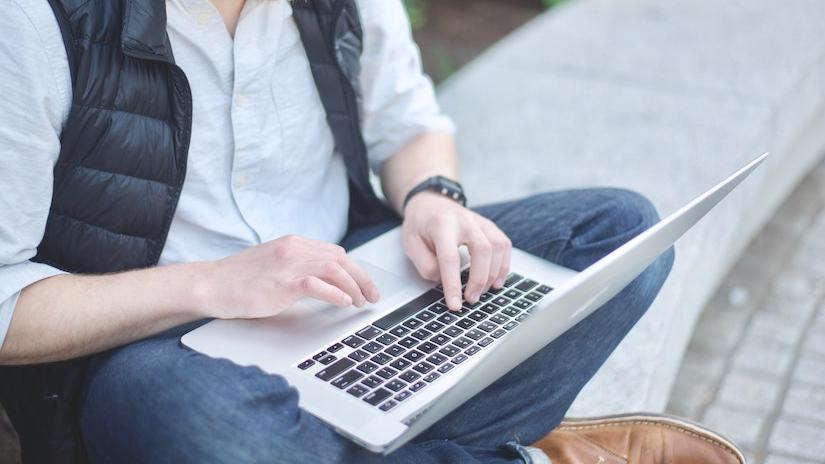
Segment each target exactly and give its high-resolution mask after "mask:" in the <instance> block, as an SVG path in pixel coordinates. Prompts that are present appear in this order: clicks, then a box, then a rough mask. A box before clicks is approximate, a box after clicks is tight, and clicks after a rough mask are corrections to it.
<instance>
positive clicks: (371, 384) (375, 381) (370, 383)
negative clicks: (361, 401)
mask: <svg viewBox="0 0 825 464" xmlns="http://www.w3.org/2000/svg"><path fill="white" fill-rule="evenodd" d="M382 383H384V381H383V380H382V379H381V378H380V377H376V376H374V375H371V376H369V377H367V378H366V379H364V380H362V381H361V384H362V385H364V386H366V387H367V388H369V389H373V388H375V387H377V386H379V385H381V384H382Z"/></svg>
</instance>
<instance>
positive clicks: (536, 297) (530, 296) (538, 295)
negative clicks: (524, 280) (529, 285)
mask: <svg viewBox="0 0 825 464" xmlns="http://www.w3.org/2000/svg"><path fill="white" fill-rule="evenodd" d="M524 298H527V299H528V300H530V301H532V302H536V301H539V300H540V299H542V298H544V295H542V294H541V293H536V292H530V293H528V294H526V295H524Z"/></svg>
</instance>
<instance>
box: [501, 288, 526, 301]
mask: <svg viewBox="0 0 825 464" xmlns="http://www.w3.org/2000/svg"><path fill="white" fill-rule="evenodd" d="M521 295H523V293H521V292H520V291H518V290H516V289H513V288H511V289H510V290H507V291H506V292H504V296H506V297H507V298H510V299H511V300H515V299H516V298H519V297H520V296H521Z"/></svg>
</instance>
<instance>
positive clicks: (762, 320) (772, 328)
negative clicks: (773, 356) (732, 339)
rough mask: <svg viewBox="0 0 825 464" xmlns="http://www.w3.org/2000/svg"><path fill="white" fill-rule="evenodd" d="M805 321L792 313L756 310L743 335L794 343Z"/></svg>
mask: <svg viewBox="0 0 825 464" xmlns="http://www.w3.org/2000/svg"><path fill="white" fill-rule="evenodd" d="M806 322H807V321H806V320H805V319H803V318H801V317H794V315H793V314H788V313H787V312H786V313H780V312H768V311H757V312H756V314H754V315H753V318H752V319H751V321H750V324H749V325H748V328H747V331H746V332H745V337H747V338H750V339H759V340H772V341H776V342H779V343H781V344H784V345H796V343H797V342H798V341H799V339H800V336H801V335H802V331H803V329H804V328H805V323H806Z"/></svg>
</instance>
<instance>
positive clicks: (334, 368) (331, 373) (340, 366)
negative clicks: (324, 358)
mask: <svg viewBox="0 0 825 464" xmlns="http://www.w3.org/2000/svg"><path fill="white" fill-rule="evenodd" d="M354 365H355V361H353V360H352V359H349V358H344V359H341V360H339V361H338V362H335V363H332V364H330V365H329V366H327V367H326V369H324V370H322V371H321V372H319V373H317V374H315V377H318V378H319V379H321V380H323V381H324V382H329V381H330V380H331V379H332V378H333V377H335V376H336V375H338V374H340V373H341V372H344V371H345V370H347V369H348V368H350V367H352V366H354Z"/></svg>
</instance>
